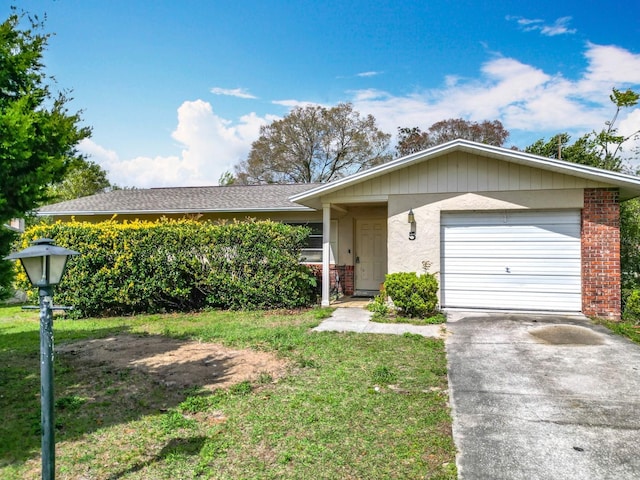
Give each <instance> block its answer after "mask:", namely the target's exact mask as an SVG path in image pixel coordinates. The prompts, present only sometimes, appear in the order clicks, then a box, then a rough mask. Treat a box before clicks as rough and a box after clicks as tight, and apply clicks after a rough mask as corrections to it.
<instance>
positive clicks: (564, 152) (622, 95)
mask: <svg viewBox="0 0 640 480" xmlns="http://www.w3.org/2000/svg"><path fill="white" fill-rule="evenodd" d="M609 99H610V100H611V102H612V103H613V104H614V105H615V112H614V114H613V117H612V118H611V120H608V121H606V122H605V123H604V125H605V126H604V128H603V129H602V130H600V131H599V132H597V131H595V130H593V131H592V132H590V133H587V134H585V135H583V136H581V137H580V138H578V139H577V140H576V141H575V142H574V143H573V144H570V143H569V140H570V139H571V137H570V136H569V134H567V133H560V134H558V135H555V136H553V137H551V139H550V140H549V141H548V142H547V141H545V139H544V138H541V139H539V140H538V141H536V142H535V143H533V144H532V145H530V146H528V147H527V148H526V149H525V151H526V152H528V153H534V154H536V155H541V156H543V157H549V158H556V159H561V160H566V161H568V162H573V163H580V164H582V165H589V166H592V167H598V168H604V169H606V170H612V171H615V172H621V171H628V170H630V167H628V166H626V165H625V163H624V159H623V158H622V156H621V154H622V152H623V146H624V144H625V143H627V142H628V141H629V140H631V139H633V138H637V137H638V135H640V130H636V131H635V132H633V133H632V134H631V135H626V136H625V135H621V134H620V133H619V131H618V128H617V127H616V122H617V120H618V116H619V115H620V112H621V111H622V109H624V108H630V107H634V106H636V105H637V104H638V101H640V94H638V93H636V92H634V91H633V90H626V91H624V92H623V91H621V90H618V89H615V88H614V89H613V90H612V93H611V95H610V96H609Z"/></svg>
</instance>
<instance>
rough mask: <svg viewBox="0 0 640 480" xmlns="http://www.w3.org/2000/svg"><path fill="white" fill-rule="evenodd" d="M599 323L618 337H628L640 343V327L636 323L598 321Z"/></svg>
mask: <svg viewBox="0 0 640 480" xmlns="http://www.w3.org/2000/svg"><path fill="white" fill-rule="evenodd" d="M597 323H600V324H601V325H604V326H605V327H607V328H608V329H609V330H611V331H612V332H614V333H617V334H618V335H622V336H624V337H627V338H628V339H629V340H631V341H633V342H635V343H640V326H639V325H638V324H637V323H636V322H634V321H620V322H610V321H608V320H598V321H597Z"/></svg>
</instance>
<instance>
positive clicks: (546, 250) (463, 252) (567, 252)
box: [446, 242, 580, 259]
mask: <svg viewBox="0 0 640 480" xmlns="http://www.w3.org/2000/svg"><path fill="white" fill-rule="evenodd" d="M523 244H524V245H523ZM498 245H499V246H498ZM571 247H572V244H571V243H564V242H548V243H546V244H530V245H526V242H521V243H513V242H501V243H499V244H497V243H475V244H473V249H470V248H469V243H465V244H460V243H458V244H456V243H454V244H448V245H447V246H446V249H447V253H448V254H449V256H450V257H451V256H453V257H454V258H476V257H482V258H495V257H496V253H497V252H499V254H500V258H571V259H579V258H580V252H579V251H578V252H576V251H575V249H573V248H571ZM525 248H526V252H525V251H524V249H525ZM497 249H499V250H497Z"/></svg>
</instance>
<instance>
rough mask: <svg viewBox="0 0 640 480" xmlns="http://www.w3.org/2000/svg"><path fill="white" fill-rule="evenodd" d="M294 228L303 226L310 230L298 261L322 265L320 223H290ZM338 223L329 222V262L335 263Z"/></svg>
mask: <svg viewBox="0 0 640 480" xmlns="http://www.w3.org/2000/svg"><path fill="white" fill-rule="evenodd" d="M291 225H295V226H304V227H309V228H310V229H311V233H310V234H309V239H308V240H307V245H305V246H304V248H303V249H302V251H301V252H300V257H301V258H300V261H301V262H303V263H322V223H292V224H291ZM337 239H338V221H337V220H331V242H330V243H331V247H330V248H331V260H330V261H331V262H334V263H335V260H334V259H335V255H334V252H335V251H336V249H337V243H338V240H337Z"/></svg>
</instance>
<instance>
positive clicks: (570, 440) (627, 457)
mask: <svg viewBox="0 0 640 480" xmlns="http://www.w3.org/2000/svg"><path fill="white" fill-rule="evenodd" d="M447 331H448V332H449V334H448V335H447V338H446V349H447V361H448V369H449V395H450V398H451V404H452V416H453V437H454V441H455V444H456V447H457V448H458V458H457V463H458V473H459V479H460V480H472V479H473V480H475V479H478V480H483V479H496V480H497V479H505V480H520V479H521V480H530V479H549V480H585V479H616V480H622V479H638V478H640V454H638V445H640V415H638V412H640V346H638V345H636V344H634V343H632V342H630V341H628V340H627V339H625V338H623V337H620V336H617V335H613V334H612V333H611V332H610V331H609V330H607V329H606V328H604V327H601V326H597V325H594V324H593V323H592V322H591V321H590V320H589V319H587V318H585V317H583V316H567V315H561V314H557V315H525V314H508V313H469V312H467V313H466V314H460V313H458V314H456V315H448V321H447Z"/></svg>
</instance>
